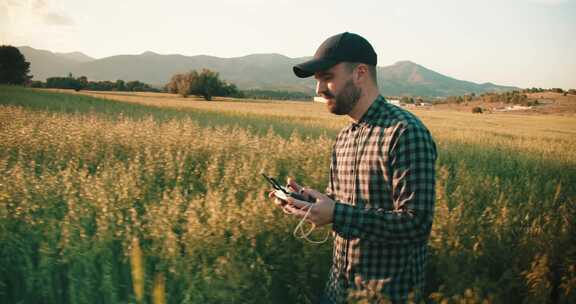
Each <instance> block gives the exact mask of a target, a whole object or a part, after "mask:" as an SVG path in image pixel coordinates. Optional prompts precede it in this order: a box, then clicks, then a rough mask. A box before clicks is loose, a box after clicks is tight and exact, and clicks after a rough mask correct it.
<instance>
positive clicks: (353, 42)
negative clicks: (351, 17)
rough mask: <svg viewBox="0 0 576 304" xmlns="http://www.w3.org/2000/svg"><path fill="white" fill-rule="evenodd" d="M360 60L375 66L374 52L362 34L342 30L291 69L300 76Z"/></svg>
mask: <svg viewBox="0 0 576 304" xmlns="http://www.w3.org/2000/svg"><path fill="white" fill-rule="evenodd" d="M344 61H346V62H360V63H365V64H368V65H373V66H376V63H377V61H378V59H377V56H376V52H374V49H373V48H372V45H370V42H368V40H366V39H364V38H363V37H362V36H360V35H357V34H354V33H348V32H344V33H341V34H338V35H334V36H332V37H330V38H328V39H326V40H325V41H324V42H323V43H322V44H321V45H320V47H319V48H318V50H316V54H314V58H312V59H311V60H308V61H306V62H303V63H301V64H298V65H295V66H294V67H293V68H292V69H293V71H294V74H296V76H298V77H300V78H306V77H310V76H312V75H314V73H316V72H319V71H324V70H327V69H329V68H331V67H333V66H335V65H336V64H338V63H340V62H344Z"/></svg>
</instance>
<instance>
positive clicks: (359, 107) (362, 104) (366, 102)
mask: <svg viewBox="0 0 576 304" xmlns="http://www.w3.org/2000/svg"><path fill="white" fill-rule="evenodd" d="M378 95H380V92H379V91H378V89H376V88H370V89H368V90H367V92H366V93H365V94H362V96H360V100H358V103H357V104H356V106H354V108H353V109H352V111H350V113H348V116H350V117H351V118H352V119H353V120H354V121H355V122H358V121H359V120H360V119H361V118H362V116H364V114H365V113H366V111H368V109H369V108H370V106H371V105H372V103H374V100H376V98H377V97H378Z"/></svg>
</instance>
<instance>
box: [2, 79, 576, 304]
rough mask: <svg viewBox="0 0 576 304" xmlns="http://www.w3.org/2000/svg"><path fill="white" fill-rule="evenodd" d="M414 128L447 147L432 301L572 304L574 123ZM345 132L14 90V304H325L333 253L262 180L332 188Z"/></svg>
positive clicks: (322, 120) (8, 117)
mask: <svg viewBox="0 0 576 304" xmlns="http://www.w3.org/2000/svg"><path fill="white" fill-rule="evenodd" d="M101 98H106V100H105V99H101ZM414 112H415V113H416V114H417V115H418V116H419V117H420V118H421V119H422V120H423V121H424V123H425V124H427V125H428V126H429V128H430V130H431V132H432V134H433V135H434V137H435V139H436V141H437V144H438V147H439V159H438V162H437V189H436V190H437V202H436V211H435V212H436V213H435V222H434V226H433V232H432V236H431V240H430V261H429V265H428V276H427V277H428V280H427V284H428V286H427V292H428V293H429V294H430V295H431V297H432V299H434V300H435V301H438V302H441V301H442V300H443V299H444V300H446V299H449V300H450V301H453V302H458V301H460V300H463V299H465V298H466V299H468V300H471V301H472V302H480V301H482V300H487V301H490V302H494V303H510V302H514V303H518V302H525V303H546V302H551V303H571V302H573V301H574V300H575V299H576V245H575V244H576V222H575V221H574V218H576V188H575V187H574V185H576V148H575V147H576V117H575V116H570V115H567V116H555V115H513V114H506V115H504V114H490V115H474V114H471V113H464V112H455V111H426V110H414ZM347 123H348V120H347V119H346V118H345V117H335V116H332V115H330V114H329V113H327V111H326V110H325V108H324V105H323V104H315V103H305V102H279V101H278V102H263V101H257V100H253V101H246V100H232V99H228V100H216V101H213V102H204V101H200V100H196V99H194V98H187V99H183V98H177V97H175V96H174V95H170V94H152V93H145V94H144V93H142V94H119V93H116V94H112V93H106V94H102V93H93V92H92V93H90V92H87V93H76V94H72V93H70V92H49V91H39V90H30V89H23V88H17V87H5V86H4V87H0V143H1V144H0V302H2V303H16V302H23V303H37V302H43V303H44V302H45V303H95V302H96V303H118V302H124V303H126V302H128V303H139V302H144V303H314V302H316V301H317V300H318V297H319V294H320V292H321V289H322V288H323V284H324V282H325V280H326V274H327V271H328V267H329V262H330V258H329V257H330V254H331V246H330V243H329V242H328V243H325V244H322V245H313V244H309V243H306V242H303V241H301V240H299V239H296V238H294V237H293V235H292V230H293V229H294V227H295V225H296V223H297V222H296V220H294V219H291V218H287V217H285V216H284V214H282V213H281V212H279V211H278V210H276V209H275V208H274V207H273V206H272V205H271V204H270V202H269V200H268V199H267V198H266V192H267V191H268V186H267V184H265V182H264V181H263V180H262V179H261V178H260V177H259V172H260V171H261V170H264V171H266V172H268V173H269V174H270V175H273V176H278V177H279V178H280V179H282V180H284V179H285V178H286V177H287V176H294V177H296V178H297V179H298V180H299V181H300V182H301V183H302V184H305V185H307V186H310V187H313V188H317V189H323V188H324V187H325V185H326V182H327V173H328V165H329V156H330V149H331V145H332V141H333V139H334V137H335V135H336V134H337V132H338V130H339V129H340V128H341V127H343V126H345V125H346V124H347ZM326 229H329V228H324V229H323V230H326ZM323 233H324V231H322V230H321V231H319V232H318V234H319V235H323Z"/></svg>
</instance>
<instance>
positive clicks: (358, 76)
mask: <svg viewBox="0 0 576 304" xmlns="http://www.w3.org/2000/svg"><path fill="white" fill-rule="evenodd" d="M354 74H355V75H354V82H355V83H361V82H365V81H366V78H367V77H370V72H369V71H368V66H367V65H365V64H359V65H358V66H356V69H355V73H354Z"/></svg>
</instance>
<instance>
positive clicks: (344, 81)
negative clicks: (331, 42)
mask: <svg viewBox="0 0 576 304" xmlns="http://www.w3.org/2000/svg"><path fill="white" fill-rule="evenodd" d="M352 76H353V72H351V71H349V69H348V67H347V66H346V63H339V64H337V65H335V66H333V67H332V68H330V69H328V70H326V71H321V72H318V73H316V74H314V78H316V81H317V84H316V94H317V95H319V96H322V97H324V98H325V99H326V101H327V103H326V104H327V106H328V109H329V110H330V112H332V113H333V114H336V115H346V114H348V113H350V111H352V109H353V108H354V106H355V105H356V104H357V103H358V100H359V99H360V95H361V93H362V91H361V89H360V88H358V87H357V86H356V85H354V81H353V79H352Z"/></svg>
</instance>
